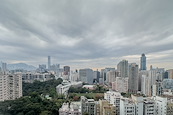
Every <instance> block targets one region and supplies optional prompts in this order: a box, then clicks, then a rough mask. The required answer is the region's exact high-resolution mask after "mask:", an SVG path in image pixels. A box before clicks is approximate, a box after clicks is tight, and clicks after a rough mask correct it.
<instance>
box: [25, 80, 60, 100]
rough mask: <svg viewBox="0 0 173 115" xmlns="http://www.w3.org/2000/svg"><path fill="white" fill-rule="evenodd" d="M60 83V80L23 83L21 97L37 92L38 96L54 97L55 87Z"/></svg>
mask: <svg viewBox="0 0 173 115" xmlns="http://www.w3.org/2000/svg"><path fill="white" fill-rule="evenodd" d="M61 83H62V79H60V78H59V79H58V80H55V79H52V80H49V81H45V82H40V81H34V83H24V82H23V96H28V95H30V94H31V93H32V92H37V93H38V94H44V95H46V94H49V95H50V96H51V97H54V96H56V86H58V85H59V84H61Z"/></svg>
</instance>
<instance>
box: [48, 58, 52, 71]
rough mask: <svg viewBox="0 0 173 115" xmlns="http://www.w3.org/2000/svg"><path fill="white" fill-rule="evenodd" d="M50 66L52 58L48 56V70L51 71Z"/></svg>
mask: <svg viewBox="0 0 173 115" xmlns="http://www.w3.org/2000/svg"><path fill="white" fill-rule="evenodd" d="M50 66H51V57H50V56H48V69H50Z"/></svg>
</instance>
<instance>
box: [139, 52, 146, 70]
mask: <svg viewBox="0 0 173 115" xmlns="http://www.w3.org/2000/svg"><path fill="white" fill-rule="evenodd" d="M140 61H141V63H140V70H146V68H147V67H146V56H145V54H142V55H141V60H140Z"/></svg>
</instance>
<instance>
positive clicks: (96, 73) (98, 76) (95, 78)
mask: <svg viewBox="0 0 173 115" xmlns="http://www.w3.org/2000/svg"><path fill="white" fill-rule="evenodd" d="M93 74H94V75H93V78H94V80H95V82H97V83H99V78H100V72H99V71H98V70H97V71H94V73H93Z"/></svg>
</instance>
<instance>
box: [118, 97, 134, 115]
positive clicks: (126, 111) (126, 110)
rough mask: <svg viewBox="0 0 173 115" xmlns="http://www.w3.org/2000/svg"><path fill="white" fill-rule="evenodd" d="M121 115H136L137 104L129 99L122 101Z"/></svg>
mask: <svg viewBox="0 0 173 115" xmlns="http://www.w3.org/2000/svg"><path fill="white" fill-rule="evenodd" d="M120 115H136V114H135V103H134V102H133V101H132V100H130V99H128V98H121V99H120Z"/></svg>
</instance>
